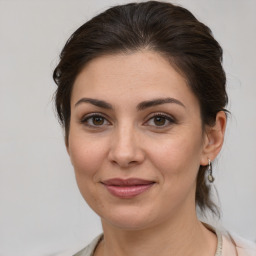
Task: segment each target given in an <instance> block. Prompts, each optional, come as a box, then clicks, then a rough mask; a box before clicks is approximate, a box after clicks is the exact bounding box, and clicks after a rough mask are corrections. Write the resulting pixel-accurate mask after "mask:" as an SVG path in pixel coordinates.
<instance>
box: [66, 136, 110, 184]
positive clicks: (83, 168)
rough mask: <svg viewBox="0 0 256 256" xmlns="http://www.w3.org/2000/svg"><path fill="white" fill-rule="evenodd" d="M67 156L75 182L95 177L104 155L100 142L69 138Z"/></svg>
mask: <svg viewBox="0 0 256 256" xmlns="http://www.w3.org/2000/svg"><path fill="white" fill-rule="evenodd" d="M69 155H70V159H71V162H72V164H73V166H74V170H75V174H76V177H77V182H78V183H79V182H80V180H79V179H83V181H82V182H87V181H89V179H84V178H89V177H90V181H91V179H93V178H94V177H95V174H96V172H97V171H98V170H99V168H100V166H101V164H102V162H103V161H104V159H105V157H106V154H105V151H104V147H103V144H102V141H101V140H97V139H93V138H83V137H76V136H72V134H71V136H70V139H69Z"/></svg>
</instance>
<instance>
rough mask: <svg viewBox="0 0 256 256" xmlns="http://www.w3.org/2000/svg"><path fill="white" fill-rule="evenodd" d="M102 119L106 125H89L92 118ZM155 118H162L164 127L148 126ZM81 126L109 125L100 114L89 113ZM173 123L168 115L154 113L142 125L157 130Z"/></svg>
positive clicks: (98, 126)
mask: <svg viewBox="0 0 256 256" xmlns="http://www.w3.org/2000/svg"><path fill="white" fill-rule="evenodd" d="M97 117H98V118H102V119H103V122H104V123H105V122H107V124H104V123H103V124H102V125H93V124H89V120H90V119H91V120H92V118H97ZM156 117H161V118H164V119H165V120H164V122H165V123H164V125H159V126H158V125H148V124H147V123H149V121H150V120H153V121H154V118H156ZM166 121H167V122H168V124H166ZM80 122H81V123H82V124H84V125H86V126H88V127H90V128H96V129H97V128H101V127H103V126H105V125H110V124H111V123H110V122H109V121H108V120H107V118H106V117H105V116H104V115H102V114H100V113H91V114H89V115H87V116H85V117H83V118H82V119H81V121H80ZM175 123H177V122H176V120H175V119H174V118H173V117H171V116H170V115H167V114H164V113H154V114H153V115H152V116H150V117H149V118H148V119H147V121H146V122H144V123H143V124H144V125H146V126H153V127H155V128H157V129H161V128H165V127H167V126H169V125H171V124H175Z"/></svg>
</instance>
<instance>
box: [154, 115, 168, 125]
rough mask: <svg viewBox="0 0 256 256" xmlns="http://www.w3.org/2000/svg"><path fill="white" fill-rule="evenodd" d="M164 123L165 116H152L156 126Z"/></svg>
mask: <svg viewBox="0 0 256 256" xmlns="http://www.w3.org/2000/svg"><path fill="white" fill-rule="evenodd" d="M165 123H166V118H165V117H162V116H156V117H154V124H155V125H156V126H163V125H165Z"/></svg>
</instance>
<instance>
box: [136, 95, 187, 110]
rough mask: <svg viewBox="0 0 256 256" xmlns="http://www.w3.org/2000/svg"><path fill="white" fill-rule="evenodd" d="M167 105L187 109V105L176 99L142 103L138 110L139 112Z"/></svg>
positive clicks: (161, 99) (160, 99)
mask: <svg viewBox="0 0 256 256" xmlns="http://www.w3.org/2000/svg"><path fill="white" fill-rule="evenodd" d="M166 103H175V104H178V105H180V106H182V107H184V108H185V105H184V104H183V103H182V102H181V101H179V100H177V99H174V98H158V99H153V100H147V101H142V102H141V103H139V104H138V106H137V109H138V110H143V109H146V108H150V107H153V106H157V105H162V104H166Z"/></svg>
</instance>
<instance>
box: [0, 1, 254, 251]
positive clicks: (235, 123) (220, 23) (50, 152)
mask: <svg viewBox="0 0 256 256" xmlns="http://www.w3.org/2000/svg"><path fill="white" fill-rule="evenodd" d="M125 2H127V1H121V0H119V1H117V0H112V1H106V0H83V1H81V0H72V1H71V0H52V1H50V0H45V1H39V0H27V1H26V0H17V1H15V0H8V1H3V0H0V159H1V161H0V255H1V256H14V255H15V256H23V255H24V256H30V255H31V256H37V255H56V253H55V252H60V251H64V250H67V249H68V248H75V247H77V248H78V247H79V246H82V245H85V244H86V243H88V242H89V241H90V240H91V239H92V238H93V237H94V236H96V235H97V234H98V233H99V232H101V226H100V221H99V219H98V217H97V216H95V214H94V213H93V212H92V211H91V210H90V209H89V208H88V206H87V205H86V203H85V202H84V201H83V199H82V197H81V196H80V194H79V191H78V189H77V187H76V183H75V179H74V174H73V170H72V167H71V165H70V163H69V159H68V156H67V154H66V152H65V147H64V141H63V135H62V131H61V128H60V127H59V125H58V123H57V120H56V118H55V116H54V111H53V103H52V96H53V93H54V91H55V88H56V86H55V84H54V83H53V81H52V78H51V75H52V70H53V68H54V67H55V65H56V63H57V60H58V54H59V52H60V50H61V48H62V47H63V45H64V43H65V42H66V40H67V38H68V37H69V35H70V34H71V33H72V32H73V31H74V30H75V29H76V28H77V27H78V26H80V25H81V24H82V23H83V22H85V21H86V20H87V19H89V18H91V17H92V16H94V15H96V14H98V13H100V12H101V11H103V10H105V9H106V8H107V7H109V6H111V5H115V4H118V3H125ZM173 2H174V3H179V4H181V5H183V6H184V7H186V8H188V9H189V10H191V11H192V12H193V13H194V14H195V15H196V17H197V18H199V19H200V20H201V21H203V22H205V23H206V24H207V25H208V26H210V28H211V29H212V31H213V33H214V35H215V37H216V39H217V40H218V41H219V42H220V44H221V45H222V46H223V49H224V52H225V55H224V67H225V70H226V72H227V78H228V83H227V87H228V92H229V96H230V103H229V106H228V108H229V110H231V112H232V116H231V117H230V119H229V125H228V129H227V136H226V141H225V145H224V148H223V150H222V152H221V155H220V157H219V158H218V160H217V161H216V162H215V163H214V174H215V176H216V179H217V180H216V183H215V184H216V187H217V190H218V193H219V196H220V204H221V207H222V212H223V215H222V225H223V226H224V227H225V228H226V229H228V230H230V231H233V232H236V233H238V234H240V235H242V236H243V237H245V238H248V239H252V240H256V218H255V217H256V199H255V198H256V185H255V183H256V182H255V180H256V168H255V166H256V114H255V113H256V100H255V98H256V85H255V83H256V79H255V73H256V71H255V67H256V65H255V60H256V50H255V47H256V15H255V13H256V1H254V0H251V1H250V0H244V1H243V0H207V1H206V0H180V1H173ZM59 255H71V254H68V253H67V254H59Z"/></svg>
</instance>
